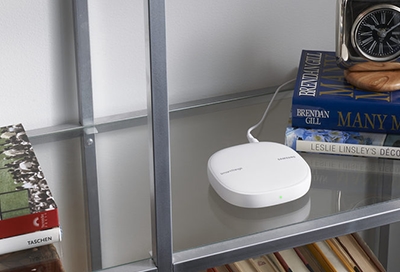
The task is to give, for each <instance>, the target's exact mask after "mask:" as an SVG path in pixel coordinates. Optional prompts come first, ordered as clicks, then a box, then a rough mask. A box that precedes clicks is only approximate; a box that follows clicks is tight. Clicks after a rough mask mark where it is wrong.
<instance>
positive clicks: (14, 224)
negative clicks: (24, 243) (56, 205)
mask: <svg viewBox="0 0 400 272" xmlns="http://www.w3.org/2000/svg"><path fill="white" fill-rule="evenodd" d="M58 226H59V220H58V209H53V210H49V211H44V212H38V213H33V214H28V215H24V216H19V217H14V218H9V219H4V220H0V239H3V238H8V237H12V236H17V235H22V234H26V233H30V232H35V231H40V230H44V229H49V228H55V227H58Z"/></svg>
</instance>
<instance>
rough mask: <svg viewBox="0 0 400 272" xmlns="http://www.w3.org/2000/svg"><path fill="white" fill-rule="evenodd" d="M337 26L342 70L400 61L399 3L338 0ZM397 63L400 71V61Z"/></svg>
mask: <svg viewBox="0 0 400 272" xmlns="http://www.w3.org/2000/svg"><path fill="white" fill-rule="evenodd" d="M336 26H337V31H336V32H337V34H336V40H337V41H336V57H337V61H338V65H339V66H340V67H341V68H344V69H351V68H352V67H353V66H354V65H357V64H358V63H364V62H374V63H376V62H378V63H387V62H390V63H391V62H399V58H400V1H379V0H376V1H371V0H337V24H336ZM396 64H398V65H399V67H398V68H399V69H400V62H399V63H396ZM361 67H365V65H363V66H361ZM371 67H373V68H374V69H375V68H376V67H378V66H377V65H371Z"/></svg>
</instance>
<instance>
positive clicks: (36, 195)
mask: <svg viewBox="0 0 400 272" xmlns="http://www.w3.org/2000/svg"><path fill="white" fill-rule="evenodd" d="M60 240H61V230H60V224H59V218H58V209H57V206H56V203H55V201H54V198H53V196H52V194H51V191H50V188H49V186H48V184H47V181H46V179H45V177H44V176H43V172H42V170H41V167H40V165H39V162H38V160H37V157H36V155H35V153H34V151H33V149H32V145H31V143H30V141H29V139H28V137H27V135H26V133H25V130H24V128H23V126H22V125H21V124H17V125H10V126H6V127H1V128H0V254H5V253H9V252H15V251H19V250H23V249H28V248H34V247H38V246H41V245H46V244H52V243H55V242H58V241H60Z"/></svg>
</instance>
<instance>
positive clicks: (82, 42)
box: [73, 0, 102, 270]
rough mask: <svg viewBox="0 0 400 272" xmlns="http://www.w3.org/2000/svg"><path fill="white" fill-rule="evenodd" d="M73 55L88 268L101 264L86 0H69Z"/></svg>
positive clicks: (97, 268)
mask: <svg viewBox="0 0 400 272" xmlns="http://www.w3.org/2000/svg"><path fill="white" fill-rule="evenodd" d="M73 13H74V34H75V56H76V69H77V84H78V103H79V121H80V123H81V125H82V126H84V127H85V129H84V134H83V136H82V166H83V175H84V182H85V183H84V187H85V188H84V190H85V197H86V208H87V218H88V219H87V220H88V222H87V223H88V231H89V253H88V255H89V257H90V265H91V267H90V269H91V270H99V269H101V268H102V256H101V233H100V209H99V193H98V184H97V167H96V164H97V163H96V141H95V140H96V139H95V132H96V129H95V128H94V114H93V94H92V71H91V60H90V36H89V15H88V3H87V0H73Z"/></svg>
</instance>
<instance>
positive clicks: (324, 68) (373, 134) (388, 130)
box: [285, 50, 400, 159]
mask: <svg viewBox="0 0 400 272" xmlns="http://www.w3.org/2000/svg"><path fill="white" fill-rule="evenodd" d="M285 142H286V144H287V145H288V146H290V147H292V148H293V149H295V150H297V151H306V152H314V153H328V154H341V155H353V156H365V157H382V158H393V159H399V158H400V148H399V147H400V91H392V92H371V91H364V90H360V89H357V88H355V87H354V86H352V85H351V84H349V83H347V81H346V79H345V77H344V71H343V70H342V69H341V68H339V67H338V66H337V64H336V56H335V53H334V52H326V51H309V50H303V52H302V55H301V59H300V65H299V69H298V74H297V79H296V85H295V88H294V93H293V99H292V110H291V117H290V121H289V126H288V128H287V130H286V137H285Z"/></svg>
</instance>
